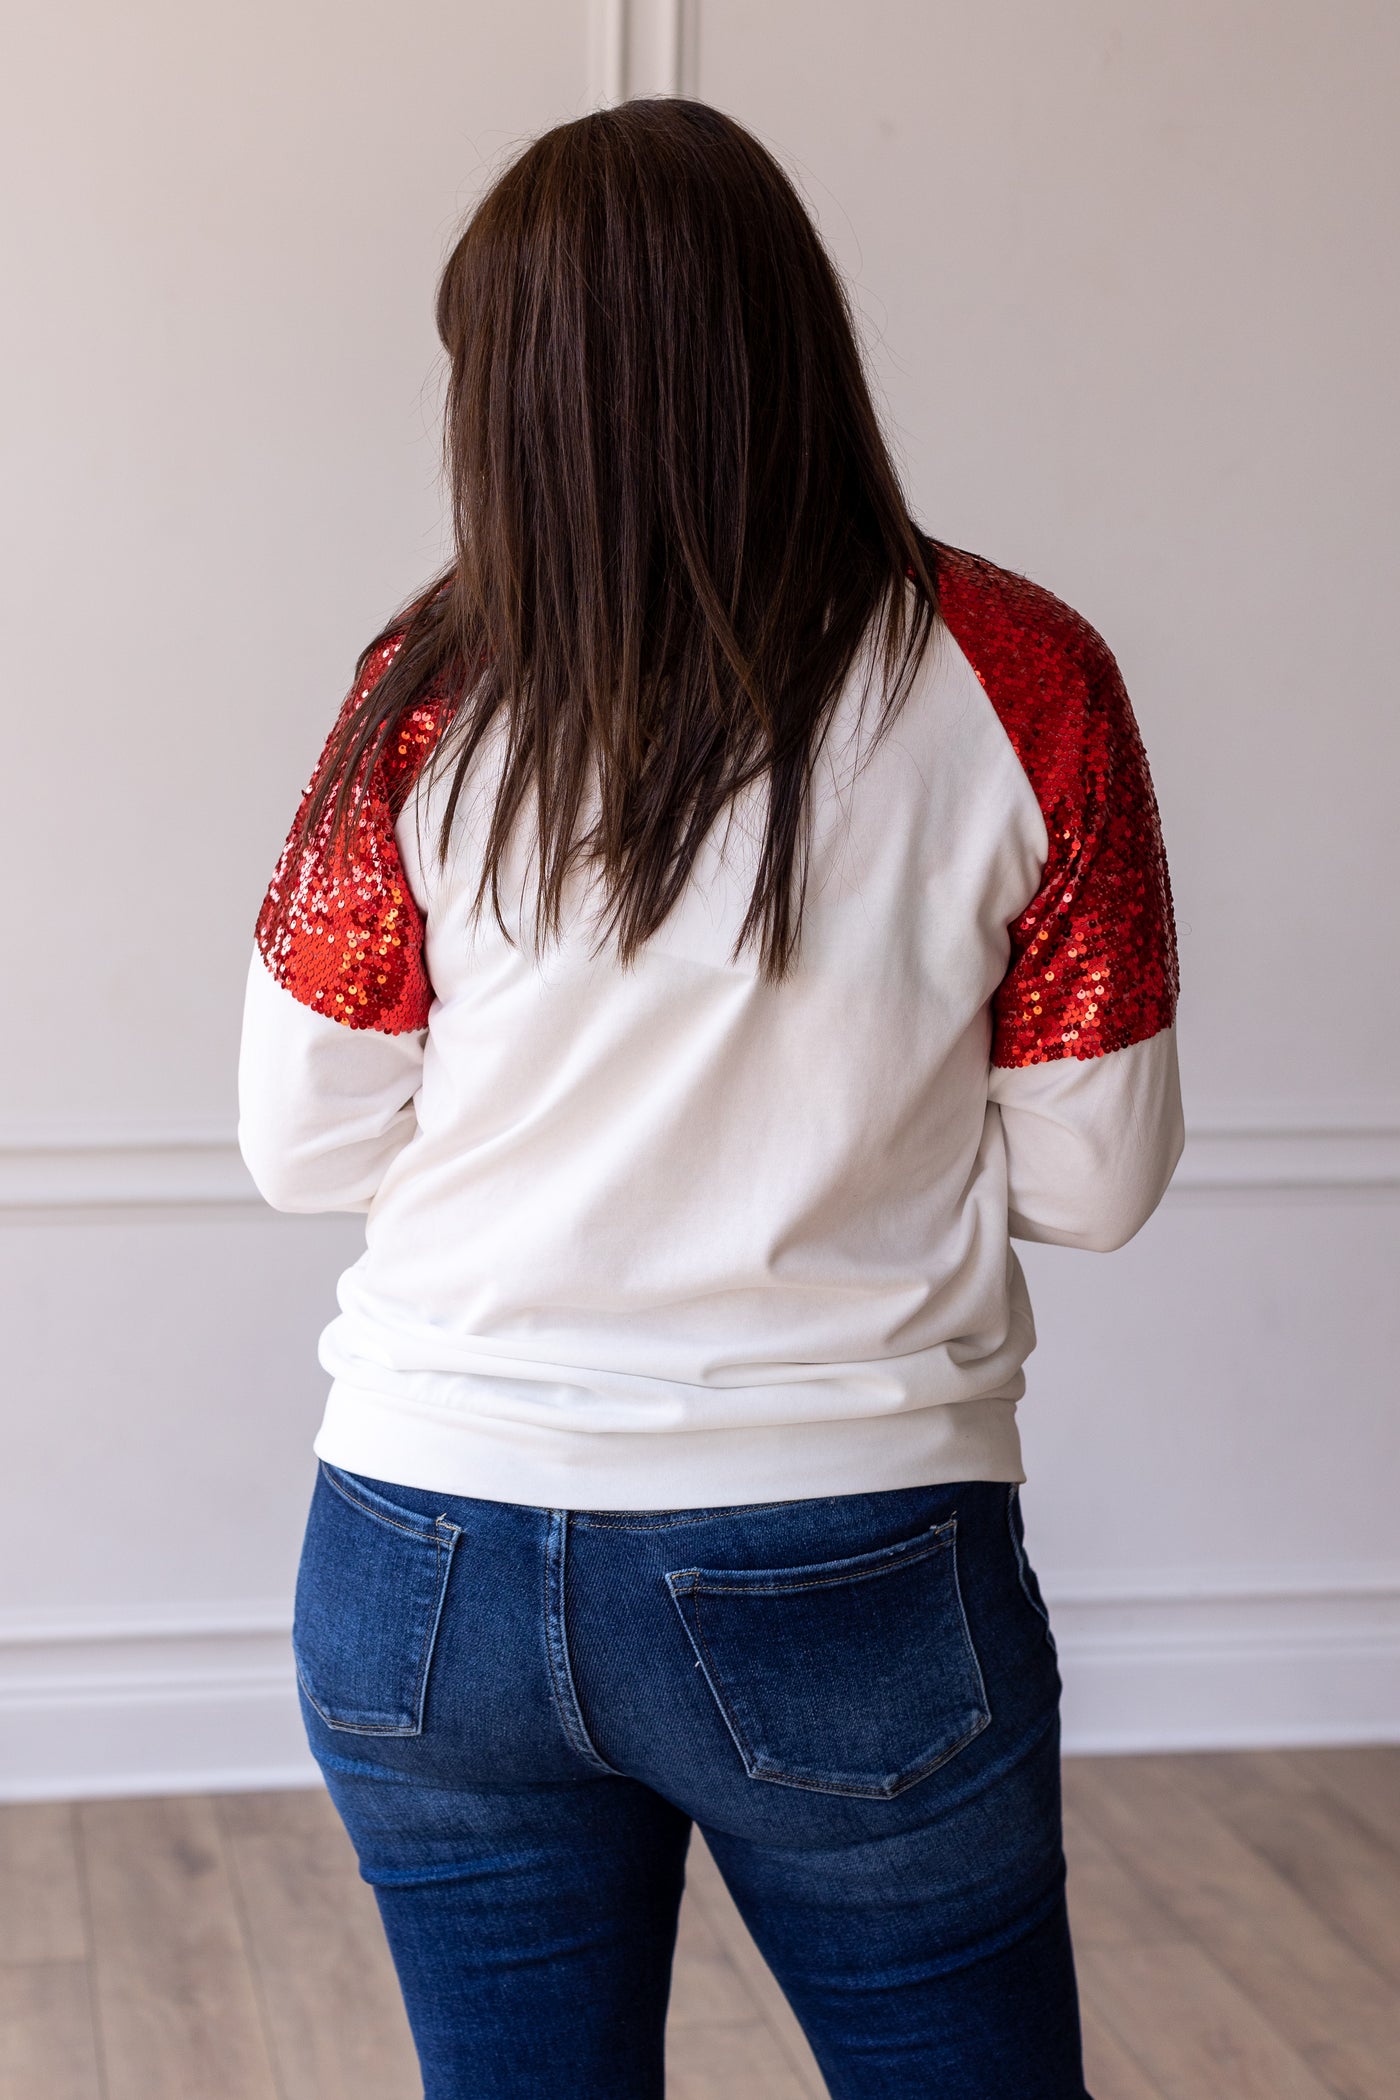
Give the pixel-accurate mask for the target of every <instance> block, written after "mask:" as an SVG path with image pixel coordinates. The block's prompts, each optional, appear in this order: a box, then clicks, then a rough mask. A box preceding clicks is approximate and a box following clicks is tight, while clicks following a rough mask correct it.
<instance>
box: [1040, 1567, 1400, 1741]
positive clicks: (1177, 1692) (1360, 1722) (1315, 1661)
mask: <svg viewBox="0 0 1400 2100" xmlns="http://www.w3.org/2000/svg"><path fill="white" fill-rule="evenodd" d="M1050 1616H1051V1623H1052V1625H1053V1626H1054V1629H1055V1638H1056V1642H1057V1644H1058V1647H1059V1650H1060V1659H1061V1675H1062V1676H1063V1678H1064V1685H1065V1692H1064V1706H1063V1724H1064V1746H1065V1749H1066V1750H1067V1751H1070V1752H1079V1753H1081V1754H1082V1753H1090V1752H1117V1751H1134V1750H1234V1749H1261V1748H1267V1747H1271V1746H1272V1747H1286V1746H1290V1745H1293V1746H1297V1745H1300V1744H1305V1743H1310V1744H1323V1743H1330V1744H1339V1743H1376V1742H1392V1743H1393V1742H1400V1581H1397V1580H1395V1579H1382V1578H1377V1579H1372V1580H1368V1581H1358V1582H1356V1583H1355V1584H1352V1585H1345V1586H1337V1585H1333V1584H1329V1585H1327V1586H1325V1587H1324V1586H1322V1585H1319V1586H1317V1587H1315V1588H1310V1589H1272V1590H1265V1589H1260V1590H1256V1591H1253V1592H1245V1591H1239V1592H1230V1591H1226V1592H1217V1593H1215V1594H1201V1593H1197V1594H1195V1595H1191V1596H1183V1595H1180V1594H1176V1595H1170V1594H1167V1595H1158V1596H1152V1595H1142V1594H1139V1595H1137V1596H1135V1597H1132V1598H1123V1597H1119V1598H1116V1599H1115V1598H1114V1597H1112V1596H1109V1595H1106V1594H1103V1593H1102V1592H1100V1593H1099V1594H1097V1595H1094V1596H1086V1595H1084V1594H1082V1593H1081V1594H1079V1595H1074V1594H1070V1595H1065V1596H1061V1597H1060V1598H1058V1599H1056V1598H1055V1597H1054V1596H1053V1594H1052V1596H1051V1599H1050Z"/></svg>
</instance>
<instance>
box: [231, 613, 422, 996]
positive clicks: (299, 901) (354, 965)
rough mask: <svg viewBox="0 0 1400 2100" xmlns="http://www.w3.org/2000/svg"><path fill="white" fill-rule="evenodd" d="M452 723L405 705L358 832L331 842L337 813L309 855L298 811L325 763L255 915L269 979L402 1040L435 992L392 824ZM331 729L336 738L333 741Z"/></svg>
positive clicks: (386, 651) (365, 678) (365, 679)
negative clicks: (300, 834)
mask: <svg viewBox="0 0 1400 2100" xmlns="http://www.w3.org/2000/svg"><path fill="white" fill-rule="evenodd" d="M402 640H403V637H402V636H401V635H392V636H391V637H390V638H389V640H388V641H387V642H385V643H384V644H383V645H382V647H381V648H379V649H378V650H376V652H375V654H374V655H373V656H372V657H371V658H370V660H369V662H368V663H367V664H366V665H365V667H364V670H363V672H362V673H361V675H360V677H359V678H358V679H357V680H356V683H355V685H354V687H353V688H352V690H351V691H350V693H349V694H348V695H347V697H346V700H345V704H344V706H343V707H342V709H341V712H340V717H339V721H338V722H337V725H336V726H337V728H338V727H339V725H340V722H343V721H344V720H345V719H346V717H347V716H348V715H351V714H353V713H354V711H355V709H356V708H358V707H361V706H363V705H364V703H365V701H366V700H368V698H369V696H370V694H371V693H372V692H373V690H374V687H375V686H376V684H377V683H378V681H379V679H380V678H381V677H382V676H383V674H384V672H385V671H386V670H387V669H388V667H389V665H390V664H391V663H392V662H393V660H394V657H395V656H396V655H397V653H398V650H399V648H400V646H401V644H402ZM443 724H444V712H443V710H442V708H441V707H440V706H437V705H434V704H433V703H431V702H428V703H424V704H422V705H420V706H416V707H412V708H409V709H407V710H406V711H405V712H404V714H403V716H402V717H401V719H400V720H399V722H398V723H397V724H396V725H395V732H394V733H393V734H392V735H391V736H390V737H389V740H388V742H387V743H386V745H385V747H384V750H383V751H382V753H381V754H380V757H379V759H378V762H377V763H376V765H375V767H374V770H373V772H372V774H371V776H370V779H369V781H368V783H367V785H366V788H365V791H364V794H363V796H362V798H361V800H360V803H359V807H358V809H357V811H356V814H355V818H354V821H353V822H352V824H351V826H350V829H349V832H348V833H347V835H346V836H345V838H344V839H343V840H342V841H341V843H340V844H339V845H338V846H335V847H333V846H332V845H331V844H330V813H329V811H327V813H326V815H325V816H324V817H323V818H322V820H321V823H320V825H319V826H318V828H317V830H316V832H315V834H314V836H313V837H312V839H311V840H310V841H309V843H308V844H307V845H306V846H304V847H301V848H298V847H297V845H296V843H295V842H296V838H297V834H298V831H299V829H300V826H301V814H302V811H303V810H304V809H305V808H306V805H307V801H308V799H309V798H310V796H311V794H312V792H313V790H314V789H315V787H316V785H317V783H318V781H319V780H320V778H321V774H322V771H323V769H324V768H325V766H326V764H327V758H328V753H329V749H330V740H329V739H328V740H327V745H326V748H325V750H323V751H322V754H321V758H320V761H319V762H318V765H317V769H316V772H315V773H314V774H313V775H312V778H311V780H310V782H309V783H308V785H307V789H306V793H305V794H304V795H303V797H302V800H301V806H300V808H299V809H298V811H297V821H296V823H295V824H294V825H293V826H292V830H291V832H290V834H289V835H288V839H287V844H286V846H285V847H284V848H283V851H282V857H281V859H280V860H279V861H278V863H277V867H276V870H275V872H274V874H273V877H272V881H271V882H270V883H269V885H268V890H267V895H266V897H265V898H264V900H263V906H262V910H261V911H260V912H259V914H258V924H257V935H256V939H257V946H258V950H259V953H260V954H261V955H262V958H263V961H264V962H265V963H266V964H267V967H268V969H269V971H270V972H271V974H272V976H273V977H274V978H275V979H276V980H277V982H278V984H280V985H281V986H282V987H283V989H284V990H286V991H288V992H290V993H291V995H292V997H293V998H294V999H297V1000H299V1001H300V1002H301V1004H302V1005H303V1006H309V1007H312V1008H313V1009H314V1010H315V1011H316V1012H317V1013H324V1014H328V1015H329V1016H330V1018H331V1019H332V1020H333V1021H339V1022H341V1023H343V1025H344V1026H345V1027H347V1028H373V1029H377V1030H378V1031H379V1032H380V1033H381V1034H383V1035H404V1034H407V1033H408V1032H409V1031H410V1030H413V1029H418V1028H423V1027H426V1025H427V1020H428V1008H429V1007H430V1005H431V1004H432V997H433V991H432V986H431V984H430V983H429V982H428V972H427V966H426V964H425V962H424V959H423V935H424V927H423V918H422V914H421V913H420V911H419V909H418V906H417V904H416V902H415V900H414V897H413V893H412V891H411V890H410V888H409V885H408V879H407V877H406V875H405V873H404V867H403V862H402V860H401V859H400V856H399V849H398V844H397V842H396V840H395V837H394V823H395V820H396V818H397V817H398V815H399V812H400V811H401V810H402V808H403V806H404V803H405V801H406V800H407V797H408V794H409V791H410V790H411V788H412V786H413V783H414V781H415V780H416V779H417V777H418V775H419V773H420V772H421V770H422V768H423V766H424V765H425V764H426V762H427V760H428V758H429V756H430V754H431V753H432V750H433V748H434V746H435V745H436V743H437V741H438V738H439V736H440V735H441V733H442V729H443ZM334 733H335V732H334V731H332V736H334Z"/></svg>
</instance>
